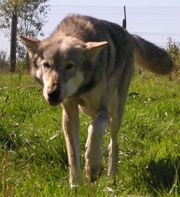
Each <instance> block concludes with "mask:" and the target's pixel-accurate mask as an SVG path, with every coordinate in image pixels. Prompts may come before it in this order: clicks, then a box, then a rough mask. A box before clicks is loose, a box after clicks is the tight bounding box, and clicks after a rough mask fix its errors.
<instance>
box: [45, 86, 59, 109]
mask: <svg viewBox="0 0 180 197" xmlns="http://www.w3.org/2000/svg"><path fill="white" fill-rule="evenodd" d="M60 95H61V91H60V90H59V89H56V90H54V91H51V92H48V102H49V104H50V105H53V106H54V105H58V104H59V103H60V102H61V98H60Z"/></svg>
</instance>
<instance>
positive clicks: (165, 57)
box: [132, 35, 174, 75]
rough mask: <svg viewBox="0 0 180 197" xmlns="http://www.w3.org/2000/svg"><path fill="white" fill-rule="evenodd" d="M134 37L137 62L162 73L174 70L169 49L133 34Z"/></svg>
mask: <svg viewBox="0 0 180 197" xmlns="http://www.w3.org/2000/svg"><path fill="white" fill-rule="evenodd" d="M132 39H133V42H134V46H135V50H134V58H135V63H136V64H138V65H141V66H143V67H145V68H147V69H148V70H150V71H152V72H154V73H157V74H161V75H165V74H168V73H170V72H171V71H172V70H173V67H174V64H173V61H172V58H171V57H170V55H169V54H168V53H167V51H165V50H164V49H162V48H160V47H158V46H156V45H154V44H152V43H150V42H148V41H146V40H144V39H143V38H141V37H139V36H136V35H132Z"/></svg>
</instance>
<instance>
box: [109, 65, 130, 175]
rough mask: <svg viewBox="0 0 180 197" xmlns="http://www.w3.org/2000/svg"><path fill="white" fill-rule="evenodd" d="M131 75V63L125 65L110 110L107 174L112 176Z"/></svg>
mask: <svg viewBox="0 0 180 197" xmlns="http://www.w3.org/2000/svg"><path fill="white" fill-rule="evenodd" d="M131 75H132V65H131V64H129V66H128V67H125V69H124V73H123V74H122V78H121V80H120V83H119V84H120V85H119V86H118V87H117V90H115V93H114V95H113V100H112V104H111V111H110V116H111V117H110V143H109V146H108V151H109V158H108V159H109V162H108V176H114V175H115V174H116V171H117V164H118V131H119V128H120V125H121V121H122V116H123V112H124V106H125V102H126V97H127V92H128V87H129V84H130V79H131Z"/></svg>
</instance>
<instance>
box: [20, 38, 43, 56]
mask: <svg viewBox="0 0 180 197" xmlns="http://www.w3.org/2000/svg"><path fill="white" fill-rule="evenodd" d="M20 39H21V40H22V42H23V43H24V44H25V46H26V48H27V50H28V52H29V55H30V57H32V55H33V54H35V53H37V51H38V46H39V43H40V41H39V40H38V39H36V38H27V37H25V36H20Z"/></svg>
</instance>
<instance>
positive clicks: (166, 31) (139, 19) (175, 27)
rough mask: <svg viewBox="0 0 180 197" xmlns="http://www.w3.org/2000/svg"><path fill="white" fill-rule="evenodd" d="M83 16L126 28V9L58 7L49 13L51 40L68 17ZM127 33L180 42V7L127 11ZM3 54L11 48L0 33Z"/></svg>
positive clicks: (160, 41)
mask: <svg viewBox="0 0 180 197" xmlns="http://www.w3.org/2000/svg"><path fill="white" fill-rule="evenodd" d="M69 13H80V14H85V15H91V16H94V17H97V18H101V19H105V20H109V21H112V22H115V23H118V24H120V25H122V20H123V17H124V13H123V5H122V6H117V7H116V6H93V5H65V4H54V5H52V6H51V9H50V12H49V13H48V20H47V24H46V25H45V26H44V28H43V32H44V34H45V36H48V35H49V34H50V33H51V32H52V31H53V29H54V28H55V27H56V26H57V25H58V23H59V21H61V20H62V19H63V18H64V17H65V16H66V15H67V14H69ZM126 14H127V30H128V31H129V32H131V33H134V34H138V35H140V36H142V37H144V38H145V39H148V40H150V41H152V42H155V43H156V44H158V45H161V46H165V45H166V43H167V39H168V38H169V37H171V38H172V39H173V40H175V41H177V42H180V7H175V6H171V7H165V6H162V7H133V6H127V7H126ZM0 43H1V45H0V50H7V51H8V48H9V39H7V38H4V32H3V31H1V30H0Z"/></svg>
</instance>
